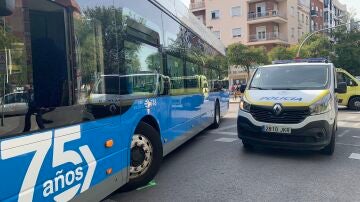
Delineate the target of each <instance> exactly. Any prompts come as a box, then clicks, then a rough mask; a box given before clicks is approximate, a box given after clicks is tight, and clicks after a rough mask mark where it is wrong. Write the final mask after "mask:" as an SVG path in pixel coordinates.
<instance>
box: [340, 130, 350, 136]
mask: <svg viewBox="0 0 360 202" xmlns="http://www.w3.org/2000/svg"><path fill="white" fill-rule="evenodd" d="M349 132H350V130H344V131H343V132H342V133H340V134H339V135H338V137H343V136H344V135H346V134H348V133H349Z"/></svg>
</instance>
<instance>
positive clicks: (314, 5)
mask: <svg viewBox="0 0 360 202" xmlns="http://www.w3.org/2000/svg"><path fill="white" fill-rule="evenodd" d="M310 15H311V31H316V30H320V29H323V28H324V1H323V0H311V10H310Z"/></svg>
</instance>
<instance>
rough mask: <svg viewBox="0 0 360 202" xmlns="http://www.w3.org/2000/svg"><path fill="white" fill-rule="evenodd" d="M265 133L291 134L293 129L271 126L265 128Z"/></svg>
mask: <svg viewBox="0 0 360 202" xmlns="http://www.w3.org/2000/svg"><path fill="white" fill-rule="evenodd" d="M263 131H264V132H267V133H283V134H290V133H291V128H289V127H283V126H271V125H267V126H264V128H263Z"/></svg>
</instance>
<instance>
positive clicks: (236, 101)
mask: <svg viewBox="0 0 360 202" xmlns="http://www.w3.org/2000/svg"><path fill="white" fill-rule="evenodd" d="M229 102H230V103H240V97H237V98H236V99H234V97H230V100H229Z"/></svg>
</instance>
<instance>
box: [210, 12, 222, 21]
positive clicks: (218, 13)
mask: <svg viewBox="0 0 360 202" xmlns="http://www.w3.org/2000/svg"><path fill="white" fill-rule="evenodd" d="M219 18H220V11H219V10H214V11H211V19H213V20H215V19H219Z"/></svg>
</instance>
